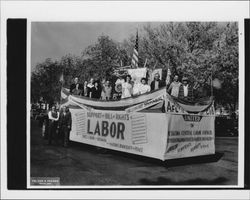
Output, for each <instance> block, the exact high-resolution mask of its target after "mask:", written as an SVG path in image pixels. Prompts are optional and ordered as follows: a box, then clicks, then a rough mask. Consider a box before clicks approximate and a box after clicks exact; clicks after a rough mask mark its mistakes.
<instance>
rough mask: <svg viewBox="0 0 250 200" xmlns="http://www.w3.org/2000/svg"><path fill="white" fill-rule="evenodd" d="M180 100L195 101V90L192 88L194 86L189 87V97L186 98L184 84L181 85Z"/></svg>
mask: <svg viewBox="0 0 250 200" xmlns="http://www.w3.org/2000/svg"><path fill="white" fill-rule="evenodd" d="M178 98H180V99H185V100H193V88H192V86H190V85H188V95H187V96H186V97H185V96H184V88H183V84H181V86H180V89H179V95H178Z"/></svg>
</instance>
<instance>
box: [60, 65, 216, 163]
mask: <svg viewBox="0 0 250 200" xmlns="http://www.w3.org/2000/svg"><path fill="white" fill-rule="evenodd" d="M139 69H140V70H141V69H142V68H139ZM135 70H136V69H135ZM131 71H132V72H133V70H131ZM137 71H138V69H137ZM61 97H62V104H61V106H68V107H69V109H70V112H71V114H72V129H71V132H70V140H71V141H74V142H80V143H84V144H89V145H93V146H97V147H102V148H106V149H112V150H116V151H121V152H127V153H131V154H137V155H141V156H146V157H151V158H156V159H160V160H163V161H164V160H169V159H178V158H185V157H194V156H202V155H211V154H215V131H214V129H215V128H214V122H215V111H214V102H213V99H211V98H209V99H207V100H206V101H199V102H192V103H190V102H188V103H187V102H184V101H180V100H179V99H177V98H174V97H172V96H170V95H169V94H168V93H167V92H166V88H165V87H164V88H160V89H158V90H154V91H151V92H149V93H146V94H142V95H139V96H135V97H130V98H125V99H121V100H109V101H106V100H105V101H104V100H95V99H91V98H88V97H83V96H77V95H72V94H70V93H69V90H67V89H66V88H62V90H61Z"/></svg>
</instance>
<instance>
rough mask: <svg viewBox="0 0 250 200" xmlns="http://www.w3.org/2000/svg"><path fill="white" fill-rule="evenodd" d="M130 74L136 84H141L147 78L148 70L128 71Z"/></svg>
mask: <svg viewBox="0 0 250 200" xmlns="http://www.w3.org/2000/svg"><path fill="white" fill-rule="evenodd" d="M128 74H129V75H130V76H131V78H132V80H133V81H135V83H140V82H141V79H142V78H146V76H147V68H136V69H128Z"/></svg>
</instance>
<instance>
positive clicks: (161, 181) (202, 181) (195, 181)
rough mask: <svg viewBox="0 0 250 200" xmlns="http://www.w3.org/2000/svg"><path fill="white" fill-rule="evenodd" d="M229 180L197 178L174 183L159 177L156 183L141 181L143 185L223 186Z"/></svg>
mask: <svg viewBox="0 0 250 200" xmlns="http://www.w3.org/2000/svg"><path fill="white" fill-rule="evenodd" d="M227 180H228V179H226V178H224V177H218V178H216V179H213V180H208V179H201V178H196V179H190V180H187V181H180V180H178V181H174V180H171V179H168V178H164V177H159V178H158V179H157V180H156V181H152V180H149V179H145V178H143V179H140V183H141V184H142V185H222V184H224V183H225V182H226V181H227Z"/></svg>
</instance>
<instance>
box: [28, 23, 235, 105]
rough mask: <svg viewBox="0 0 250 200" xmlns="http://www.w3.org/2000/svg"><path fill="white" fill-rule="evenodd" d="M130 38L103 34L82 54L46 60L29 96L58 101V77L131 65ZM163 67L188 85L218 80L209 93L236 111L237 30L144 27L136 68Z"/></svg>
mask: <svg viewBox="0 0 250 200" xmlns="http://www.w3.org/2000/svg"><path fill="white" fill-rule="evenodd" d="M134 45H135V35H131V36H130V37H129V38H127V39H125V40H124V41H123V42H121V43H119V42H116V41H114V40H112V39H111V38H110V37H109V36H105V35H102V36H100V37H98V38H97V41H96V43H95V44H93V45H90V46H88V47H87V48H85V49H83V51H82V55H81V56H75V55H70V54H69V55H65V56H64V57H62V58H61V60H60V61H52V60H51V59H47V60H45V61H44V62H43V63H40V64H38V65H37V66H36V70H35V71H34V72H32V77H31V97H32V100H33V101H36V100H37V99H38V98H40V97H41V96H42V97H43V98H44V99H46V100H47V101H58V99H59V94H60V93H59V91H60V83H59V81H58V80H59V76H60V75H61V74H62V73H63V74H64V79H65V86H66V87H68V86H69V85H70V84H71V82H72V79H73V77H75V76H78V77H79V79H80V80H82V81H83V80H89V79H90V77H93V78H95V79H101V78H109V77H111V74H112V71H113V69H114V68H115V67H118V66H120V65H123V66H126V65H130V64H131V57H132V52H133V48H134ZM146 59H147V67H148V68H154V67H156V68H163V71H164V72H165V74H166V70H167V69H168V68H170V69H171V72H172V75H174V74H178V75H179V76H180V77H182V76H188V77H189V79H190V81H191V82H195V81H197V80H199V79H200V78H201V77H203V78H205V79H207V80H209V79H210V77H211V75H212V77H213V79H214V78H217V79H219V80H220V82H221V83H222V84H221V88H217V89H216V88H214V95H215V99H216V101H217V102H218V103H221V104H223V105H228V106H229V107H230V108H231V109H235V108H236V105H237V102H238V67H239V65H238V25H237V23H234V22H232V23H216V22H185V23H182V22H170V23H162V24H161V25H159V26H151V25H150V24H148V25H146V26H144V27H143V28H142V30H141V31H140V32H139V66H143V64H144V62H145V60H146Z"/></svg>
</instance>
